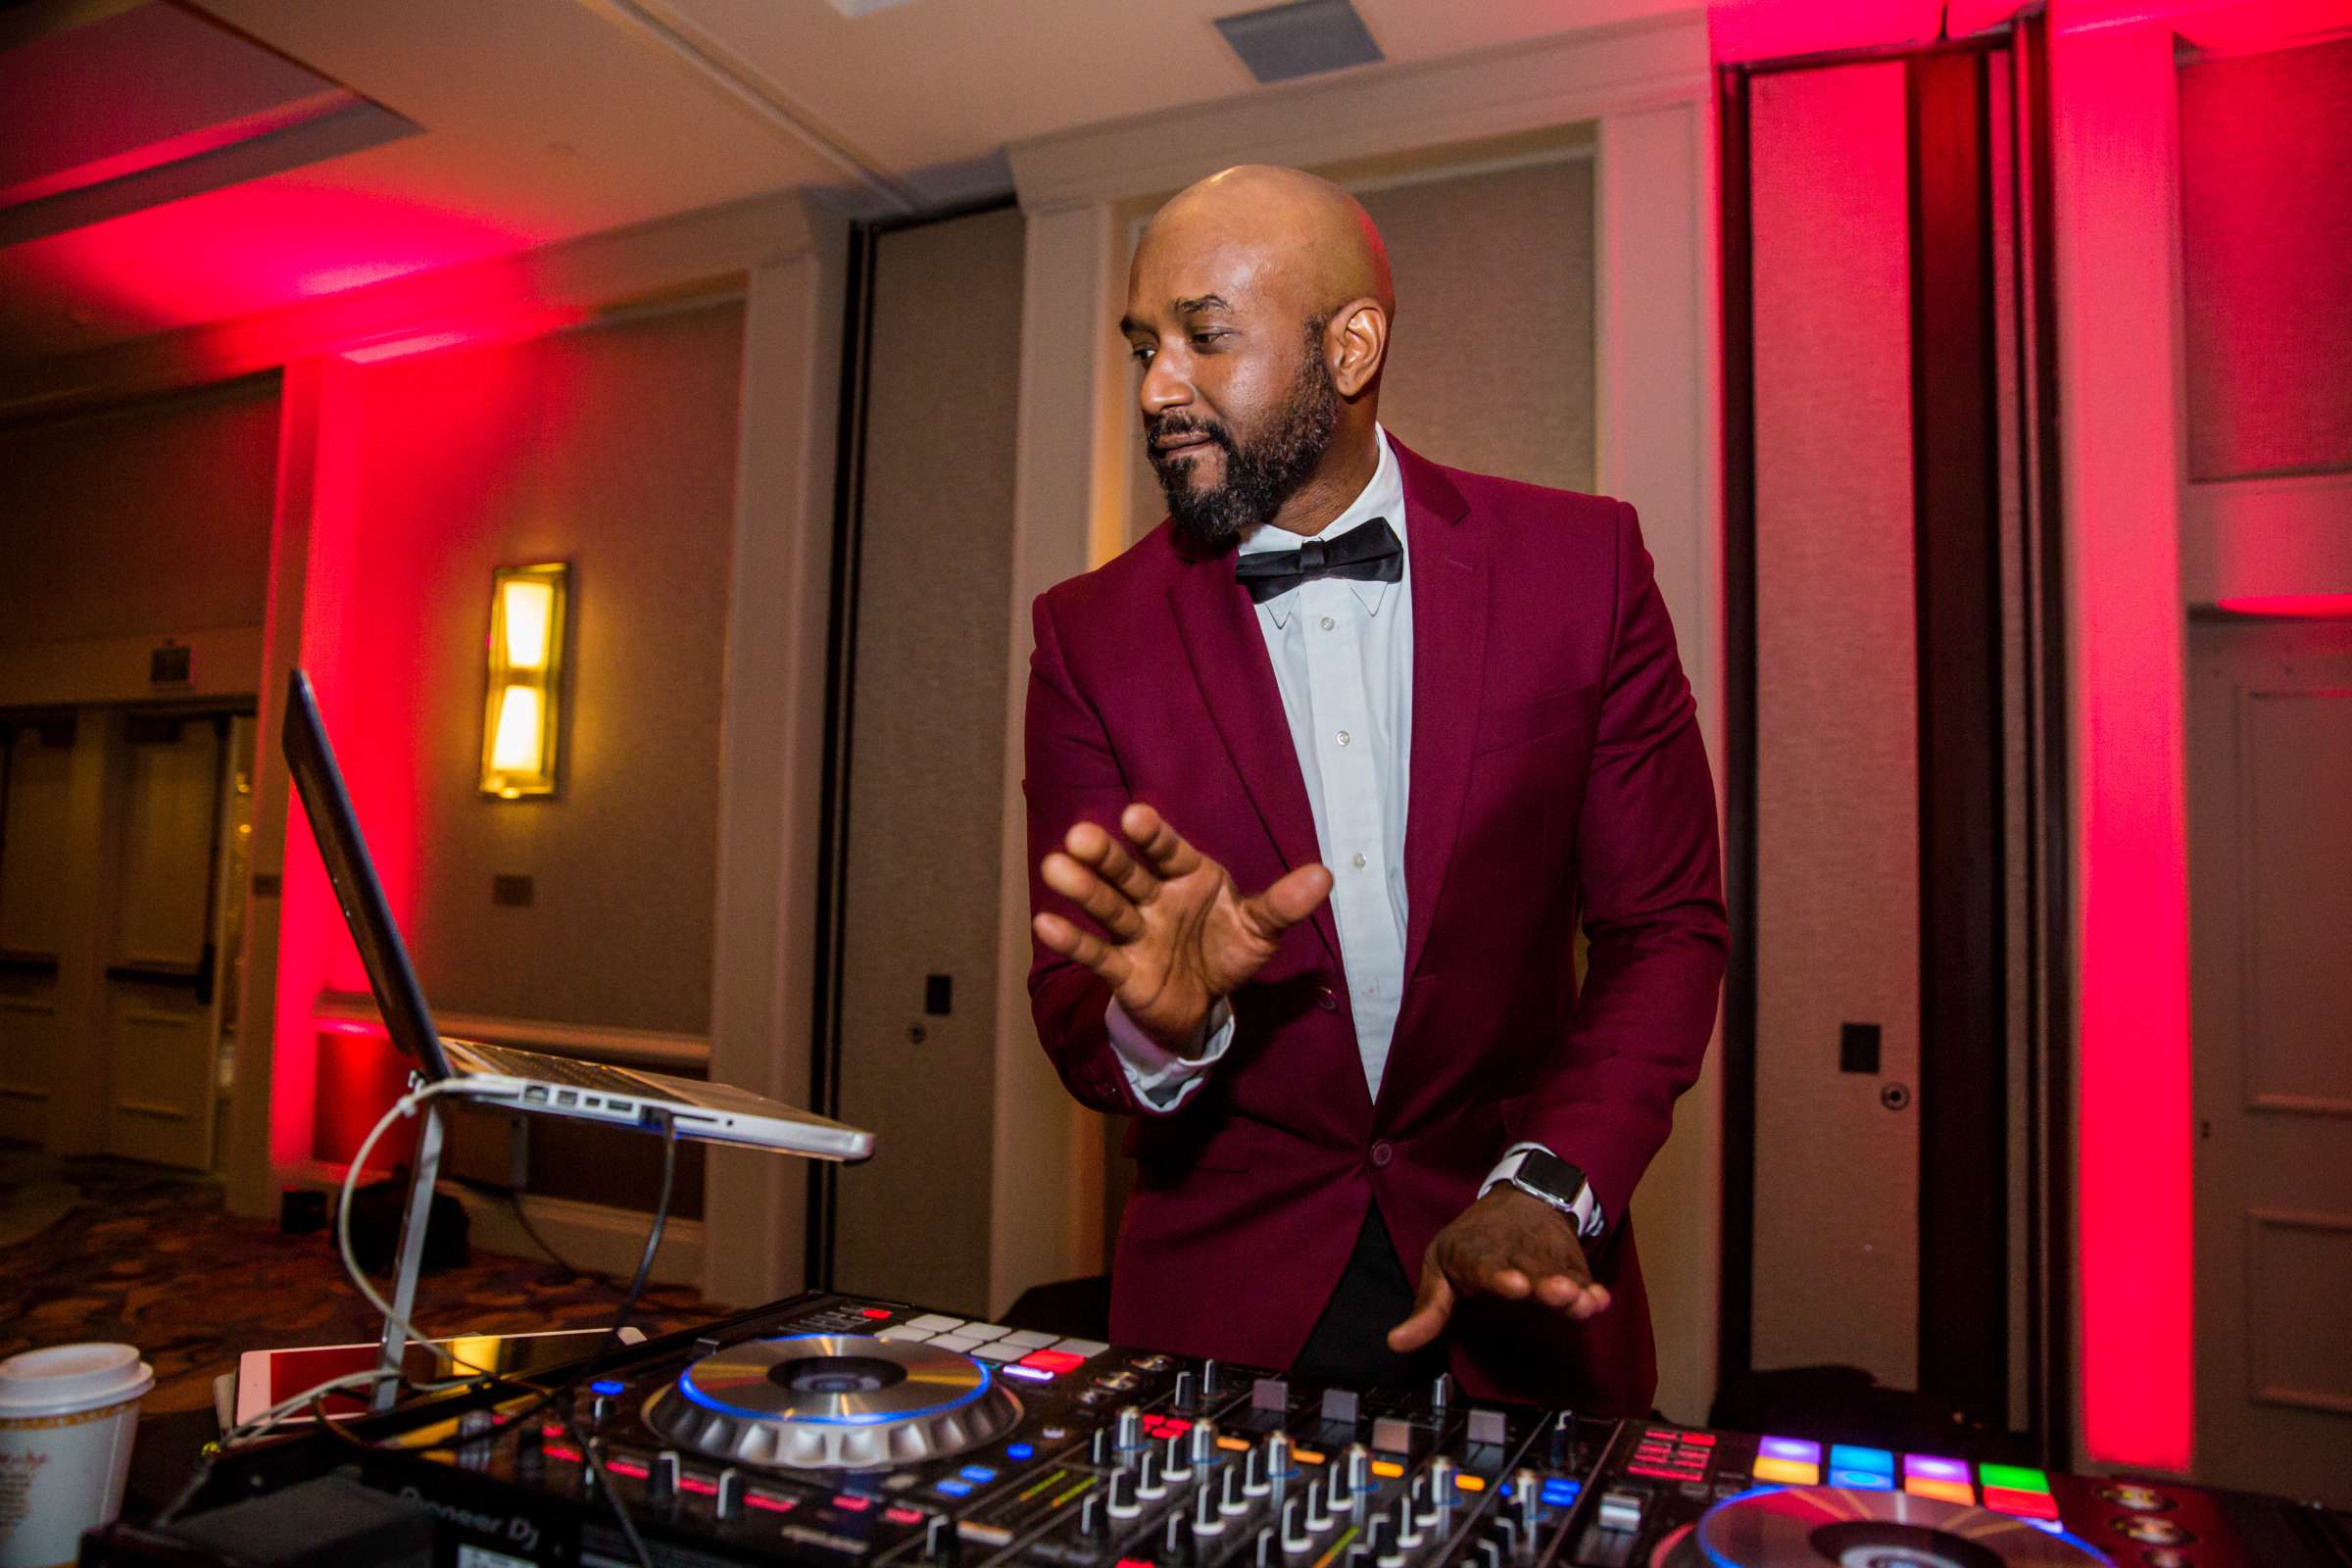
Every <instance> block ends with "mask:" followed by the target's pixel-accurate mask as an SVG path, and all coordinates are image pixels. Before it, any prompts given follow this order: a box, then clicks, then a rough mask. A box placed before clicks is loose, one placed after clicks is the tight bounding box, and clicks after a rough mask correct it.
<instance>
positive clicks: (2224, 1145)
mask: <svg viewBox="0 0 2352 1568" xmlns="http://www.w3.org/2000/svg"><path fill="white" fill-rule="evenodd" d="M2189 654H2190V659H2191V672H2192V688H2191V707H2190V714H2189V835H2188V842H2189V937H2190V990H2191V999H2192V1007H2193V1012H2192V1020H2193V1028H2194V1031H2195V1033H2194V1054H2195V1073H2196V1081H2195V1097H2196V1103H2195V1110H2196V1117H2197V1138H2196V1142H2195V1144H2194V1148H2195V1150H2196V1159H2197V1164H2196V1224H2197V1241H2196V1258H2197V1270H2196V1293H2197V1294H2196V1323H2197V1334H2196V1342H2197V1367H2196V1383H2197V1421H2196V1474H2197V1479H2198V1480H2200V1481H2204V1482H2209V1483H2213V1484H2216V1485H2221V1486H2230V1487H2243V1488H2248V1489H2251V1490H2255V1491H2261V1492H2276V1493H2286V1494H2290V1495H2295V1496H2301V1497H2319V1498H2323V1499H2325V1500H2327V1501H2328V1502H2330V1503H2332V1504H2334V1505H2335V1506H2336V1507H2339V1508H2342V1507H2352V1353H2348V1352H2347V1350H2346V1348H2345V1329H2346V1322H2347V1320H2346V1316H2345V1303H2346V1302H2347V1301H2352V623H2347V622H2343V621H2335V622H2325V621H2322V622H2294V621H2271V622H2245V621H2231V622H2214V623H2200V624H2198V625H2196V626H2194V627H2193V628H2192V629H2191V633H2190V640H2189Z"/></svg>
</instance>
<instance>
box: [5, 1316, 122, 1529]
mask: <svg viewBox="0 0 2352 1568" xmlns="http://www.w3.org/2000/svg"><path fill="white" fill-rule="evenodd" d="M154 1386H155V1369H154V1368H153V1367H151V1366H149V1365H148V1364H147V1363H146V1362H144V1361H142V1360H140V1359H139V1352H138V1351H137V1350H136V1349H134V1348H131V1347H130V1346H127V1345H57V1346H52V1347H50V1348H47V1349H45V1350H25V1351H23V1352H21V1353H20V1354H17V1355H12V1356H10V1357H9V1358H8V1359H7V1360H5V1361H0V1568H53V1565H56V1564H63V1563H71V1562H73V1560H74V1558H75V1557H76V1556H77V1555H78V1554H79V1552H80V1550H81V1534H82V1532H83V1531H85V1530H95V1529H97V1528H98V1527H99V1526H100V1525H104V1524H111V1523H112V1522H113V1521H114V1517H115V1515H116V1514H117V1513H119V1512H121V1511H122V1508H123V1482H124V1481H126V1480H127V1479H129V1476H130V1445H131V1439H132V1438H133V1436H134V1435H135V1434H136V1432H137V1430H138V1424H139V1400H140V1399H141V1398H142V1397H145V1395H146V1393H147V1391H148V1390H149V1389H151V1388H153V1387H154Z"/></svg>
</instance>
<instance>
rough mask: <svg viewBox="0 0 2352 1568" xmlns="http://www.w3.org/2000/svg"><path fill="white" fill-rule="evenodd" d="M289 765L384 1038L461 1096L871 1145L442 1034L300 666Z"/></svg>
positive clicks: (720, 1131) (817, 1125) (609, 1118)
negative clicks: (467, 1087)
mask: <svg viewBox="0 0 2352 1568" xmlns="http://www.w3.org/2000/svg"><path fill="white" fill-rule="evenodd" d="M284 739H285V748H286V766H287V768H288V769H289V770H290V771H291V772H292V773H293V775H294V787H295V788H296V789H297V790H298V791H300V792H301V795H302V806H303V809H304V811H305V812H306V813H307V814H308V815H309V817H310V821H311V836H312V837H313V838H314V839H316V840H317V841H318V844H319V858H321V859H323V860H324V861H325V862H326V875H327V880H328V881H330V882H332V883H333V884H334V888H335V897H336V900H337V901H338V902H339V903H340V904H341V905H342V906H343V918H344V920H345V922H346V923H347V924H349V925H350V927H351V936H352V940H353V941H354V942H356V943H357V944H358V945H359V949H360V959H361V961H362V962H364V963H365V964H367V966H368V985H369V986H370V987H371V988H372V989H373V990H374V992H375V1005H376V1006H377V1007H378V1008H379V1009H380V1010H381V1011H382V1013H383V1015H384V1026H385V1027H386V1029H388V1030H389V1031H390V1032H391V1036H392V1043H393V1044H394V1045H396V1046H398V1047H399V1048H400V1049H401V1051H402V1052H404V1053H406V1054H408V1056H409V1057H410V1058H411V1059H412V1060H414V1061H415V1062H416V1063H417V1071H418V1072H419V1073H420V1074H421V1075H422V1076H424V1077H425V1078H426V1079H428V1080H436V1081H437V1080H439V1079H443V1078H455V1077H465V1078H468V1079H471V1080H474V1086H473V1092H472V1093H471V1094H470V1095H469V1096H468V1098H470V1099H473V1100H477V1101H481V1102H485V1103H490V1104H495V1105H502V1106H505V1107H507V1108H510V1109H514V1110H523V1111H530V1112H532V1113H534V1114H543V1115H550V1116H570V1117H575V1118H577V1119H579V1120H581V1121H599V1122H606V1123H610V1124H613V1125H615V1126H621V1127H636V1128H642V1129H644V1130H645V1131H648V1132H658V1131H659V1130H660V1129H661V1118H660V1116H659V1115H658V1114H657V1112H661V1111H666V1112H668V1114H669V1116H670V1117H671V1119H672V1120H673V1122H674V1123H675V1125H676V1127H677V1135H678V1136H679V1137H680V1138H692V1139H696V1140H699V1141H701V1142H704V1143H717V1144H741V1145H745V1146H748V1147H750V1148H754V1149H774V1150H779V1151H782V1152H786V1153H793V1154H806V1155H809V1156H810V1157H811V1158H815V1159H840V1160H859V1159H863V1158H865V1157H866V1156H867V1155H869V1154H871V1153H872V1152H874V1135H873V1134H872V1133H869V1132H864V1131H861V1130H859V1129H858V1128H856V1127H849V1126H845V1125H843V1124H842V1123H840V1122H837V1121H831V1120H828V1119H826V1118H825V1117H823V1116H817V1115H812V1114H810V1113H809V1112H808V1111H805V1110H799V1109H796V1108H794V1107H793V1106H791V1105H788V1104H786V1103H784V1102H782V1101H780V1100H770V1099H768V1098H767V1097H766V1096H765V1095H755V1094H753V1093H752V1092H750V1091H749V1090H745V1089H736V1088H732V1087H730V1086H728V1085H726V1084H712V1083H698V1082H696V1081H695V1080H693V1079H691V1078H672V1077H669V1076H668V1075H666V1074H663V1073H656V1072H638V1071H636V1070H634V1069H632V1068H628V1067H615V1066H612V1065H609V1064H607V1063H604V1062H597V1061H581V1060H578V1059H576V1058H574V1057H570V1056H554V1055H549V1054H547V1053H545V1052H539V1051H520V1050H516V1049H515V1048H514V1047H512V1046H495V1045H488V1044H484V1043H482V1042H480V1041H472V1040H453V1039H444V1038H443V1037H442V1036H441V1034H440V1032H439V1031H438V1030H436V1029H435V1028H434V1027H433V1015H432V1012H431V1010H430V1009H429V1008H427V1007H426V1006H425V1005H424V992H423V990H422V988H420V987H419V986H418V985H417V970H416V968H415V966H414V965H412V964H411V963H410V961H409V950H408V945H407V944H406V943H404V942H402V941H401V938H400V927H399V926H397V925H395V924H394V923H393V920H392V911H391V907H390V906H389V905H387V904H386V903H385V902H384V890H383V885H382V884H381V883H380V882H378V881H377V880H376V877H375V866H374V863H373V862H372V861H370V860H369V859H368V841H367V840H366V839H365V838H363V837H362V836H361V834H360V821H359V817H358V815H357V814H356V813H355V812H354V811H353V810H352V807H351V794H350V792H349V791H348V790H346V789H345V788H344V787H343V773H342V769H340V768H339V767H337V766H336V765H335V754H334V749H333V748H332V747H331V746H329V745H328V744H327V739H326V725H325V724H324V723H323V722H322V721H321V720H320V718H319V699H318V697H317V695H316V694H315V693H314V692H313V691H312V690H311V678H310V676H308V675H307V674H305V673H304V672H303V671H301V670H299V669H297V670H295V671H294V673H293V675H292V676H291V677H290V678H289V679H288V680H287V682H286V722H285V729H284Z"/></svg>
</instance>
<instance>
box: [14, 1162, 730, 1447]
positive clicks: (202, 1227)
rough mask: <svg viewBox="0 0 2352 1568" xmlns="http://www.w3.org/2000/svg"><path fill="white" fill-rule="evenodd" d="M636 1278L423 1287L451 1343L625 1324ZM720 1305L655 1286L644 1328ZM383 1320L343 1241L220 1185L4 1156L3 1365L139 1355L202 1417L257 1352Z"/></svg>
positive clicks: (442, 1276) (363, 1335) (458, 1272)
mask: <svg viewBox="0 0 2352 1568" xmlns="http://www.w3.org/2000/svg"><path fill="white" fill-rule="evenodd" d="M625 1283H626V1282H625V1281H621V1282H614V1281H611V1280H608V1279H607V1278H606V1277H604V1276H602V1275H592V1274H580V1275H572V1274H567V1273H565V1272H564V1270H563V1269H561V1268H558V1267H557V1266H556V1265H554V1264H553V1263H550V1262H548V1261H547V1260H546V1259H545V1258H536V1259H534V1258H515V1257H502V1256H498V1255H496V1254H494V1253H488V1252H484V1251H482V1250H479V1249H478V1248H477V1249H475V1250H474V1253H473V1260H472V1261H471V1262H470V1263H468V1264H466V1266H465V1267H462V1268H454V1269H447V1270H443V1271H441V1272H438V1273H433V1274H428V1275H426V1276H425V1277H424V1280H423V1282H422V1284H421V1285H420V1286H419V1287H418V1289H417V1296H418V1299H419V1300H418V1310H417V1326H418V1327H419V1328H420V1329H422V1330H424V1331H425V1332H427V1333H437V1334H456V1333H500V1332H511V1331H515V1330H523V1329H557V1328H594V1327H599V1326H602V1325H605V1324H609V1323H611V1322H612V1320H613V1312H614V1311H615V1310H616V1309H617V1308H618V1306H619V1304H620V1293H619V1289H618V1286H619V1285H621V1284H625ZM721 1310H722V1309H721V1308H719V1307H716V1306H712V1305H710V1304H708V1303H706V1302H704V1301H703V1300H702V1299H700V1298H699V1297H698V1296H697V1295H696V1294H695V1292H694V1291H693V1290H692V1289H690V1288H688V1287H684V1286H656V1287H649V1288H648V1290H647V1291H646V1294H645V1298H644V1299H643V1300H641V1301H640V1302H639V1304H638V1308H637V1311H636V1312H635V1314H634V1315H633V1316H632V1319H631V1321H633V1322H635V1323H637V1324H638V1325H639V1326H641V1327H642V1328H644V1329H645V1331H646V1332H647V1333H648V1334H661V1333H666V1332H668V1331H670V1330H672V1329H678V1328H684V1327H687V1326H689V1325H691V1324H694V1323H699V1322H703V1321H707V1320H708V1319H710V1318H712V1317H715V1316H717V1315H718V1314H719V1312H720V1311H721ZM379 1326H380V1325H379V1324H378V1322H377V1321H376V1320H374V1319H373V1318H372V1317H371V1316H370V1314H369V1312H368V1306H367V1303H366V1302H364V1301H363V1300H361V1299H360V1297H359V1295H358V1293H357V1292H355V1291H353V1290H352V1288H351V1286H350V1284H349V1283H348V1282H347V1281H346V1280H345V1279H344V1277H343V1271H342V1267H341V1265H340V1264H339V1263H338V1262H337V1260H336V1258H335V1253H334V1245H333V1242H332V1240H331V1238H330V1237H329V1236H327V1235H325V1234H315V1235H310V1236H284V1235H280V1234H279V1233H278V1230H277V1227H276V1226H275V1225H274V1224H271V1223H270V1222H268V1221H263V1220H247V1219H238V1218H235V1217H233V1216H231V1215H229V1214H227V1213H225V1212H224V1211H223V1209H222V1203H221V1188H220V1186H219V1184H218V1183H216V1182H213V1181H210V1180H207V1179H206V1178H204V1177H201V1176H196V1175H191V1174H189V1173H187V1172H183V1171H173V1170H166V1169H163V1168H161V1167H159V1166H153V1165H140V1164H135V1163H132V1162H130V1161H126V1160H116V1159H97V1158H90V1159H66V1160H58V1159H53V1158H49V1157H47V1156H43V1155H40V1154H37V1153H34V1152H31V1151H28V1150H25V1148H23V1147H22V1146H14V1147H0V1356H6V1355H13V1354H15V1353H16V1352H17V1351H19V1350H24V1349H30V1348H33V1347H35V1346H42V1345H62V1344H68V1343H71V1342H73V1341H77V1340H112V1341H120V1342H122V1343H123V1344H126V1345H135V1346H137V1347H138V1348H139V1350H140V1352H141V1353H142V1354H143V1355H144V1356H145V1357H146V1358H147V1360H148V1361H149V1362H150V1363H151V1364H152V1365H153V1366H154V1367H155V1374H156V1387H155V1392H154V1393H153V1394H151V1395H149V1396H148V1398H147V1402H146V1406H145V1408H146V1410H147V1411H148V1412H149V1413H155V1412H160V1411H170V1410H193V1409H201V1408H204V1407H206V1406H209V1405H210V1404H211V1402H212V1383H213V1379H214V1377H216V1376H217V1375H218V1374H220V1373H222V1372H228V1371H233V1370H235V1367H236V1358H237V1356H238V1354H239V1353H240V1352H242V1351H245V1350H259V1349H271V1348H277V1347H280V1346H289V1345H339V1344H349V1343H353V1342H358V1341H365V1340H370V1339H373V1338H374V1337H375V1334H376V1331H377V1329H378V1327H379Z"/></svg>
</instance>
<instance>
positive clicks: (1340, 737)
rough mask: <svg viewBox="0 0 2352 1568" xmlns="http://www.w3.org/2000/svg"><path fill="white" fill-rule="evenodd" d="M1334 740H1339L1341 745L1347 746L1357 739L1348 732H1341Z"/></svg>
mask: <svg viewBox="0 0 2352 1568" xmlns="http://www.w3.org/2000/svg"><path fill="white" fill-rule="evenodd" d="M1334 738H1335V739H1337V740H1338V741H1339V743H1340V744H1341V745H1342V746H1345V745H1347V744H1348V742H1349V741H1351V740H1353V739H1354V738H1355V737H1354V736H1352V735H1350V734H1348V732H1347V731H1346V730H1342V731H1340V733H1339V734H1338V735H1337V736H1336V737H1334Z"/></svg>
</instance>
